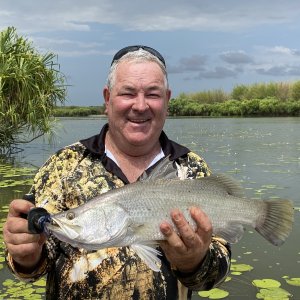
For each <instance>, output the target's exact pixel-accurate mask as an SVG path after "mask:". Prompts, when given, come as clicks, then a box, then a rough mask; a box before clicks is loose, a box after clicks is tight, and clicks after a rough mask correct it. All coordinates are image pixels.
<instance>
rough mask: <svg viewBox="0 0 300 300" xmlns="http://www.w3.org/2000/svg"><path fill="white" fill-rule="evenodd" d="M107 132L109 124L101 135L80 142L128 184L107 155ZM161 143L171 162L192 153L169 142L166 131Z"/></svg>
mask: <svg viewBox="0 0 300 300" xmlns="http://www.w3.org/2000/svg"><path fill="white" fill-rule="evenodd" d="M107 131H108V124H105V125H104V126H103V127H102V129H101V131H100V133H99V134H97V135H94V136H92V137H90V138H87V139H84V140H80V142H81V143H82V144H83V145H84V146H85V147H86V148H87V151H88V152H89V153H91V154H92V155H95V156H96V157H98V158H100V160H101V161H102V164H103V165H104V167H105V168H106V170H107V171H109V172H111V173H113V174H114V175H116V176H118V177H119V178H120V179H121V180H122V181H123V182H124V183H128V179H127V178H126V176H125V175H124V174H123V172H122V171H121V169H120V168H119V167H118V166H117V164H116V163H115V162H114V161H113V160H111V159H110V158H109V157H107V156H106V154H105V135H106V133H107ZM159 142H160V145H161V148H162V150H163V152H164V154H165V155H166V156H168V155H170V160H177V159H178V158H179V157H184V156H186V155H187V153H189V152H190V150H189V149H188V148H186V147H184V146H182V145H179V144H177V143H175V142H174V141H172V140H169V138H168V137H167V135H166V134H165V133H164V131H162V132H161V134H160V137H159Z"/></svg>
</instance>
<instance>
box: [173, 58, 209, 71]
mask: <svg viewBox="0 0 300 300" xmlns="http://www.w3.org/2000/svg"><path fill="white" fill-rule="evenodd" d="M207 58H208V57H207V55H198V54H195V55H192V56H190V57H183V58H181V59H180V60H179V63H178V65H176V66H172V65H171V66H169V67H168V72H169V73H184V72H189V71H200V70H204V66H205V64H206V63H207Z"/></svg>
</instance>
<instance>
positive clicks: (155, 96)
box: [148, 94, 160, 99]
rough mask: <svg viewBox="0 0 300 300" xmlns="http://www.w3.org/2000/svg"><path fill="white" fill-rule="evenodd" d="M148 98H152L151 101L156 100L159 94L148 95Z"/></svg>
mask: <svg viewBox="0 0 300 300" xmlns="http://www.w3.org/2000/svg"><path fill="white" fill-rule="evenodd" d="M148 97H149V98H152V99H157V98H160V95H159V94H149V95H148Z"/></svg>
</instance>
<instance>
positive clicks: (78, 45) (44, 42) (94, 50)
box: [31, 37, 113, 57]
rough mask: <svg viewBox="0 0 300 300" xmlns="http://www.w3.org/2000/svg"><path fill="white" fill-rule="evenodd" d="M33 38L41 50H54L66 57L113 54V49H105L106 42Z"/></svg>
mask: <svg viewBox="0 0 300 300" xmlns="http://www.w3.org/2000/svg"><path fill="white" fill-rule="evenodd" d="M31 40H32V41H33V43H34V45H36V46H37V48H38V49H39V50H40V51H41V52H54V53H56V54H58V55H59V56H64V57H78V56H84V55H112V54H113V53H112V52H111V51H107V50H103V47H104V46H105V44H104V43H99V42H83V41H77V40H69V39H54V38H45V37H33V38H31Z"/></svg>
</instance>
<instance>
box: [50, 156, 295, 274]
mask: <svg viewBox="0 0 300 300" xmlns="http://www.w3.org/2000/svg"><path fill="white" fill-rule="evenodd" d="M186 173H187V170H186V167H180V166H178V165H177V166H175V164H174V163H173V162H171V161H170V160H169V159H168V158H165V159H163V160H162V161H161V162H160V163H159V164H158V165H157V166H156V167H155V168H154V170H153V171H152V172H151V173H150V174H149V175H143V176H142V177H141V179H140V180H139V181H137V182H135V183H132V184H128V185H125V186H124V187H121V188H118V189H114V190H110V191H108V192H106V193H104V194H101V195H99V196H97V197H95V198H94V199H91V200H90V201H88V202H86V203H85V204H83V205H81V206H79V207H77V208H73V209H70V210H68V211H64V212H60V213H58V214H54V215H51V216H50V218H49V220H48V221H46V222H45V227H46V230H47V231H49V232H51V233H52V234H53V235H54V236H56V237H57V238H58V239H59V240H61V241H64V242H67V243H69V244H71V245H72V246H74V247H78V248H84V249H87V250H98V249H103V248H109V247H122V246H129V247H131V248H132V249H133V250H134V251H135V252H136V253H137V255H139V256H140V257H141V259H142V260H144V262H145V263H146V264H147V265H148V266H149V267H150V268H151V269H153V270H154V271H159V267H158V265H159V262H160V260H159V258H158V254H159V252H158V251H157V249H156V248H155V247H156V246H157V244H158V241H159V240H163V239H164V236H163V234H162V233H161V232H160V229H159V225H160V224H161V223H162V222H163V221H168V222H169V223H170V224H172V221H171V218H170V211H171V210H172V209H174V208H178V209H180V210H181V211H182V212H183V214H184V216H185V218H186V219H187V221H188V222H189V223H190V224H191V225H192V226H193V227H194V228H195V222H194V221H193V219H192V218H191V216H190V213H189V208H190V207H192V206H198V207H200V208H201V209H202V210H203V211H204V212H205V213H206V214H207V215H208V216H209V218H210V220H211V222H212V226H213V234H214V235H216V236H218V237H222V238H224V239H225V240H227V241H228V242H229V243H236V242H238V241H239V240H240V238H241V237H242V235H243V233H244V226H252V227H253V228H255V230H256V231H257V232H258V233H260V234H261V235H262V236H263V237H264V238H265V239H266V240H268V241H269V242H271V243H272V244H273V245H277V246H280V245H282V244H283V243H284V241H285V240H286V238H287V237H288V235H289V233H290V232H291V230H292V225H293V219H294V211H293V203H292V202H291V201H290V200H280V199H274V200H257V199H247V198H245V196H244V192H243V189H242V187H241V185H240V184H239V183H238V182H237V181H235V180H233V179H232V178H231V177H229V176H227V175H224V174H215V175H211V176H208V177H204V178H199V179H187V176H186ZM178 176H179V177H181V178H179V177H178ZM172 226H174V225H172ZM174 229H175V230H176V228H174ZM195 229H196V228H195Z"/></svg>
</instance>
